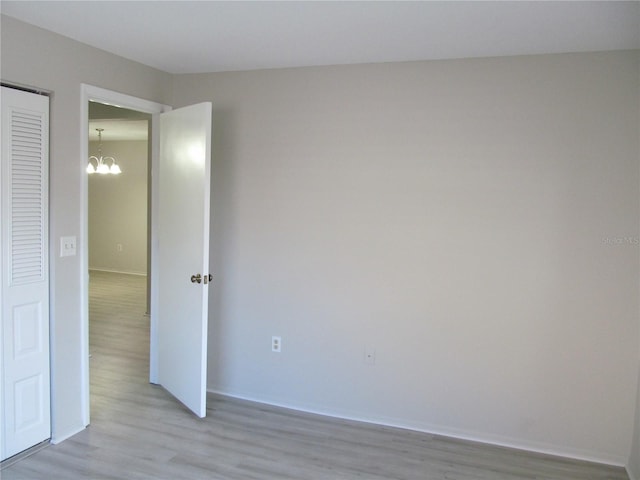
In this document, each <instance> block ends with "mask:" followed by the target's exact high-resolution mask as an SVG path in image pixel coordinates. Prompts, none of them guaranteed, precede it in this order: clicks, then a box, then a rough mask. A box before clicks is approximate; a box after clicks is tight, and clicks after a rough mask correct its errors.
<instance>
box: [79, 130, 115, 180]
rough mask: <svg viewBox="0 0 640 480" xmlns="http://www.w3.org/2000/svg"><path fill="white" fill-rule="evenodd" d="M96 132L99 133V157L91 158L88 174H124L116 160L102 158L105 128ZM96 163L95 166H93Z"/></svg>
mask: <svg viewBox="0 0 640 480" xmlns="http://www.w3.org/2000/svg"><path fill="white" fill-rule="evenodd" d="M96 130H97V131H98V156H97V157H96V156H91V157H89V164H88V165H87V173H102V174H106V173H111V174H113V175H118V174H119V173H122V170H120V167H119V166H118V164H117V163H116V159H115V158H113V157H103V156H102V132H103V131H104V128H96ZM94 162H95V166H94V164H93V163H94ZM109 163H111V165H109Z"/></svg>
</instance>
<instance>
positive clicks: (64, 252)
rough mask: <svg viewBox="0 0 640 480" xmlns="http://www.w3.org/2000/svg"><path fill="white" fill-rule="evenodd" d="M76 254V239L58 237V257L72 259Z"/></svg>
mask: <svg viewBox="0 0 640 480" xmlns="http://www.w3.org/2000/svg"><path fill="white" fill-rule="evenodd" d="M75 254H76V237H60V256H61V257H73V256H74V255H75Z"/></svg>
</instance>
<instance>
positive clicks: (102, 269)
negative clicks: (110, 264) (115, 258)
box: [89, 267, 147, 277]
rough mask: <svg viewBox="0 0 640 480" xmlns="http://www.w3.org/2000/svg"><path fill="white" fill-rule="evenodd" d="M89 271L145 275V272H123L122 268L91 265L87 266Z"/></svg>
mask: <svg viewBox="0 0 640 480" xmlns="http://www.w3.org/2000/svg"><path fill="white" fill-rule="evenodd" d="M89 272H106V273H122V274H125V275H138V276H140V277H146V276H147V274H146V272H145V273H141V272H124V271H122V270H113V269H109V268H93V267H89Z"/></svg>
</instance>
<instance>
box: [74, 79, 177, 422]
mask: <svg viewBox="0 0 640 480" xmlns="http://www.w3.org/2000/svg"><path fill="white" fill-rule="evenodd" d="M80 100H81V112H80V138H81V139H82V141H81V148H80V162H81V164H80V165H79V166H78V168H80V169H81V170H80V171H82V172H84V171H85V168H86V159H87V158H89V142H88V140H87V139H88V138H89V102H90V101H95V102H100V103H104V104H107V105H113V106H116V107H120V108H127V109H129V110H137V111H139V112H144V113H149V114H151V142H150V147H151V155H150V158H151V172H152V174H151V183H150V185H149V187H150V188H151V229H150V232H149V234H150V236H151V269H150V270H151V291H150V329H149V337H150V341H149V381H150V382H151V383H157V381H158V360H157V345H158V340H157V314H156V312H157V305H158V289H157V285H158V282H157V279H156V278H154V275H155V273H154V272H156V271H157V268H156V266H157V262H158V259H157V231H158V225H157V223H156V222H157V220H156V219H155V217H154V215H153V212H154V211H155V210H156V209H157V206H158V188H157V187H158V178H157V175H154V174H153V172H157V171H158V159H159V156H158V151H159V145H160V141H159V115H160V113H163V112H168V111H170V110H171V109H172V108H171V107H170V106H168V105H163V104H161V103H156V102H151V101H149V100H144V99H141V98H137V97H133V96H131V95H126V94H122V93H118V92H114V91H111V90H106V89H104V88H100V87H95V86H93V85H87V84H82V85H81V99H80ZM88 186H89V180H88V178H87V176H86V175H83V176H82V183H81V188H80V208H81V213H80V218H81V225H80V228H81V235H80V238H79V240H78V254H79V256H80V275H81V282H80V285H81V291H80V295H81V342H82V346H81V359H82V361H81V374H82V391H81V395H82V405H83V408H82V419H83V422H84V425H85V426H86V425H89V423H90V420H91V412H90V404H91V401H90V392H89V212H88V204H89V187H88Z"/></svg>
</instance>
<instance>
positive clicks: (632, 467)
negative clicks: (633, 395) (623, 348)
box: [628, 365, 640, 480]
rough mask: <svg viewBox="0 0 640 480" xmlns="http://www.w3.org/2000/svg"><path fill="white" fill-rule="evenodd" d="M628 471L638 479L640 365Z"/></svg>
mask: <svg viewBox="0 0 640 480" xmlns="http://www.w3.org/2000/svg"><path fill="white" fill-rule="evenodd" d="M628 470H629V473H630V474H632V475H633V477H635V479H636V480H638V479H640V365H639V366H638V397H637V401H636V420H635V422H634V431H633V442H632V444H631V456H630V457H629V464H628Z"/></svg>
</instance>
